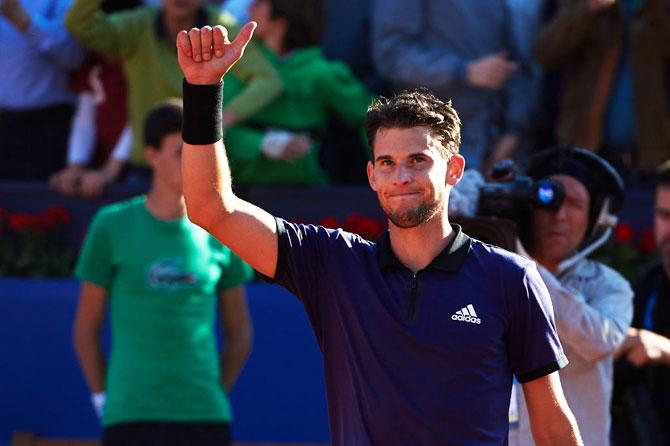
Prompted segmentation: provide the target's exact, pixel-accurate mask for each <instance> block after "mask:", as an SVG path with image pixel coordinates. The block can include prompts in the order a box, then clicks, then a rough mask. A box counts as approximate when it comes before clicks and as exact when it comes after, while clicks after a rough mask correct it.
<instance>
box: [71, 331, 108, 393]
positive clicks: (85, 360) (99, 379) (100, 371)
mask: <svg viewBox="0 0 670 446" xmlns="http://www.w3.org/2000/svg"><path fill="white" fill-rule="evenodd" d="M74 347H75V351H76V353H77V358H78V359H79V365H80V367H81V369H82V372H83V373H84V378H85V379H86V384H88V388H89V389H90V391H91V393H99V392H104V390H105V356H104V355H103V353H102V348H101V347H100V341H99V338H98V336H96V335H87V334H85V333H81V332H76V333H75V337H74Z"/></svg>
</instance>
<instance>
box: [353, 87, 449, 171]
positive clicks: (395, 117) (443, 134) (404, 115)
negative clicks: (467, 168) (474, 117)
mask: <svg viewBox="0 0 670 446" xmlns="http://www.w3.org/2000/svg"><path fill="white" fill-rule="evenodd" d="M412 127H428V128H430V129H431V131H432V133H433V135H434V137H435V138H437V139H438V140H439V141H440V142H441V143H442V146H443V147H444V149H445V151H444V153H442V155H443V156H444V157H445V158H448V157H449V156H450V154H456V153H458V149H459V147H460V145H461V120H460V118H459V117H458V113H456V110H455V109H454V108H453V107H452V106H451V101H447V102H444V101H441V100H440V99H438V98H436V97H435V96H433V94H431V93H430V92H429V91H428V90H426V89H423V88H421V89H417V90H413V91H404V92H402V93H400V94H397V95H395V96H393V97H392V98H390V99H388V98H384V97H380V98H379V99H376V100H375V101H374V102H373V103H372V105H370V107H368V111H367V114H366V115H365V131H366V133H367V137H368V144H369V145H370V148H371V149H374V143H375V137H376V136H377V131H378V130H379V129H391V128H412Z"/></svg>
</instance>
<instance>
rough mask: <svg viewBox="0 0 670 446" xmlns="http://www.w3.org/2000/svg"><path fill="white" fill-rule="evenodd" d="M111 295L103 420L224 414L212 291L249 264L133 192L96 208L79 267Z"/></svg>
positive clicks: (234, 282)
mask: <svg viewBox="0 0 670 446" xmlns="http://www.w3.org/2000/svg"><path fill="white" fill-rule="evenodd" d="M76 276H77V277H78V278H79V279H81V280H82V281H86V282H90V283H93V284H96V285H98V286H101V287H103V288H105V289H106V290H107V292H108V297H109V308H110V322H111V333H112V350H111V354H110V358H109V363H108V368H107V376H106V385H105V390H106V392H107V401H106V406H105V411H104V416H103V424H104V425H105V426H109V425H112V424H117V423H123V422H136V421H230V419H231V410H230V403H229V402H228V398H227V397H226V394H225V391H224V389H223V387H222V386H221V384H220V382H221V381H220V366H219V358H218V353H217V349H216V339H215V336H214V327H215V321H216V303H217V293H218V292H219V291H221V290H225V289H228V288H232V287H236V286H239V285H241V284H243V283H245V282H248V281H249V280H250V279H251V277H252V270H251V268H250V267H249V266H248V265H246V264H245V263H243V262H242V261H241V260H240V259H239V258H238V257H236V256H235V255H233V254H231V252H230V251H229V250H228V248H226V247H225V246H223V245H222V244H221V243H219V242H218V241H217V240H215V239H214V238H213V237H212V236H211V235H209V234H208V233H207V232H205V231H204V230H203V229H201V228H200V227H198V226H196V225H194V224H193V223H191V222H190V221H189V220H188V218H187V217H183V218H180V219H179V220H174V221H165V220H159V219H157V218H156V217H154V216H153V215H152V214H151V213H149V211H148V210H147V208H146V207H145V204H144V197H137V198H134V199H131V200H128V201H125V202H122V203H118V204H115V205H112V206H107V207H105V208H103V209H102V210H100V212H99V213H98V214H97V215H96V217H95V219H94V221H93V223H92V224H91V227H90V229H89V232H88V235H87V237H86V241H85V243H84V246H83V248H82V251H81V255H80V257H79V261H78V264H77V267H76Z"/></svg>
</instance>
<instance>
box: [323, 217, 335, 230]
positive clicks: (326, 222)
mask: <svg viewBox="0 0 670 446" xmlns="http://www.w3.org/2000/svg"><path fill="white" fill-rule="evenodd" d="M319 224H320V225H321V226H323V227H324V228H329V229H337V228H339V227H340V224H339V223H338V222H337V219H336V218H335V217H323V218H322V219H321V220H319Z"/></svg>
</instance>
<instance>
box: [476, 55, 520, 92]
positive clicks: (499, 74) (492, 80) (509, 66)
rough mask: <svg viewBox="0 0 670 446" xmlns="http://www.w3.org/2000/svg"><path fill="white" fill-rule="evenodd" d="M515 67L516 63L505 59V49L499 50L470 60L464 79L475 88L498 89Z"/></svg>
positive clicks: (516, 66) (516, 67) (503, 84)
mask: <svg viewBox="0 0 670 446" xmlns="http://www.w3.org/2000/svg"><path fill="white" fill-rule="evenodd" d="M517 69H518V65H517V64H516V63H514V62H510V61H509V60H507V51H501V52H499V53H496V54H489V55H488V56H484V57H481V58H479V59H477V60H474V61H472V62H470V64H469V65H468V67H467V68H466V71H465V79H466V81H467V82H468V84H470V85H471V86H473V87H476V88H485V89H488V90H500V89H502V88H503V87H504V86H505V84H506V83H507V80H508V79H509V78H510V76H512V74H514V72H515V71H516V70H517Z"/></svg>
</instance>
